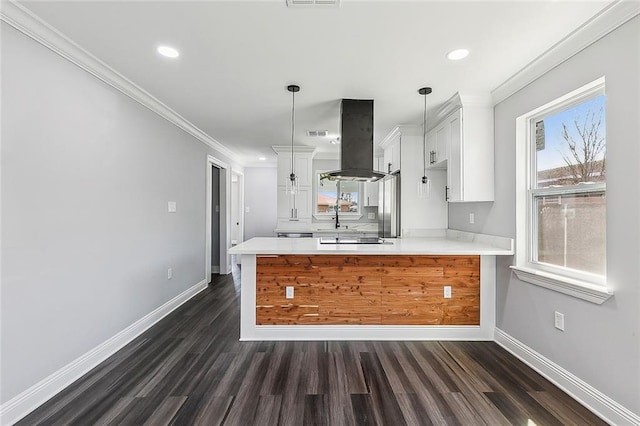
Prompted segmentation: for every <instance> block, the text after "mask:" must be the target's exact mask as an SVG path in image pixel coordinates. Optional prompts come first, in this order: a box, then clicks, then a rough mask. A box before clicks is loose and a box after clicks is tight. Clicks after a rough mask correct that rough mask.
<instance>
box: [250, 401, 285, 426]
mask: <svg viewBox="0 0 640 426" xmlns="http://www.w3.org/2000/svg"><path fill="white" fill-rule="evenodd" d="M281 406H282V395H260V397H259V399H258V408H257V409H256V415H255V417H254V420H253V424H256V425H277V424H278V422H279V420H280V407H281Z"/></svg>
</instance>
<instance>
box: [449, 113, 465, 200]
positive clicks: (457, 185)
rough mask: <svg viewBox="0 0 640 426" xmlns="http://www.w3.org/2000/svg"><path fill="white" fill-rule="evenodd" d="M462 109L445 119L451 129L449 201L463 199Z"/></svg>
mask: <svg viewBox="0 0 640 426" xmlns="http://www.w3.org/2000/svg"><path fill="white" fill-rule="evenodd" d="M460 112H461V111H460V110H458V111H457V112H456V113H454V114H452V115H451V116H450V117H447V119H446V120H445V122H446V124H447V128H448V130H449V135H450V138H449V160H448V164H447V182H448V188H447V201H462V200H463V199H464V196H463V188H462V173H463V169H464V165H463V161H464V155H463V149H462V148H463V147H462V143H463V142H462V123H461V120H460V118H461V117H460Z"/></svg>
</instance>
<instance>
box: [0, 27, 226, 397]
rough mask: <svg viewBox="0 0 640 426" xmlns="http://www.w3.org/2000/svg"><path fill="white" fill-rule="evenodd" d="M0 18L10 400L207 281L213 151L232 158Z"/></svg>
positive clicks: (4, 374)
mask: <svg viewBox="0 0 640 426" xmlns="http://www.w3.org/2000/svg"><path fill="white" fill-rule="evenodd" d="M0 25H1V31H2V34H1V35H2V112H1V113H2V116H1V119H2V133H1V140H2V159H1V161H2V163H1V179H2V180H1V182H2V205H1V206H2V215H1V217H2V253H1V256H2V275H1V279H2V288H1V290H2V300H1V302H0V303H1V304H0V308H1V309H0V311H1V314H0V315H1V316H0V322H1V334H2V342H1V348H0V351H1V352H0V355H1V359H2V365H1V370H0V376H1V381H0V389H1V392H2V394H1V395H0V401H1V402H2V403H4V402H6V401H8V400H10V399H11V398H13V397H14V396H16V395H18V394H19V393H21V392H23V391H25V390H26V389H28V388H29V387H31V386H33V385H34V384H36V383H38V382H39V381H41V380H42V379H44V378H45V377H47V376H49V375H50V374H52V373H54V372H56V371H57V370H59V369H60V368H62V367H64V366H65V365H67V364H68V363H70V362H71V361H73V360H75V359H76V358H78V357H79V356H81V355H83V354H85V353H86V352H88V351H89V350H91V349H93V348H95V347H96V346H98V345H99V344H101V343H103V342H104V341H106V340H107V339H109V338H110V337H112V336H114V335H115V334H116V333H118V332H120V331H121V330H123V329H124V328H126V327H127V326H129V325H131V324H132V323H134V322H135V321H137V320H139V319H140V318H142V317H144V316H145V315H147V314H148V313H149V312H151V311H153V310H154V309H156V308H158V307H159V306H161V305H163V304H164V303H165V302H167V301H168V300H170V299H172V298H173V297H175V296H176V295H178V294H180V293H182V292H183V291H185V290H186V289H188V288H190V287H192V286H194V285H195V284H197V283H198V282H200V281H202V280H203V279H205V276H204V264H205V259H204V256H205V253H204V247H205V234H206V232H205V229H206V226H205V211H206V161H207V153H211V154H212V155H214V156H216V157H217V158H219V159H221V160H222V161H225V162H228V163H229V164H231V163H232V162H231V161H230V159H228V158H225V156H224V155H222V154H221V153H217V152H215V151H213V150H211V149H209V148H208V147H207V146H206V145H204V144H202V143H201V142H199V141H196V140H195V139H194V138H192V137H191V136H189V135H188V134H187V133H185V132H184V131H182V130H180V129H178V128H177V127H175V126H174V125H173V124H170V123H169V122H167V121H165V120H164V119H161V118H160V117H159V116H157V115H156V114H155V113H153V112H151V111H150V110H149V109H147V108H146V107H144V106H142V105H140V104H138V103H137V102H135V101H133V100H132V99H130V98H129V97H127V96H125V95H123V94H122V93H120V92H119V91H117V90H115V89H113V88H112V87H111V86H108V85H107V84H105V83H103V82H102V81H100V80H98V79H97V78H95V77H93V76H92V75H90V74H89V73H87V72H85V71H83V70H81V69H80V68H78V67H76V66H75V65H73V64H71V63H70V62H68V61H66V60H65V59H63V58H61V57H60V56H58V55H57V54H55V53H53V52H52V51H50V50H48V49H47V48H45V47H43V46H42V45H40V44H38V43H37V42H35V41H33V40H32V39H30V38H28V37H27V36H25V35H23V34H22V33H20V32H18V31H16V30H15V29H13V28H12V27H9V26H7V25H6V24H4V23H2V24H0ZM168 201H176V202H177V213H172V214H169V213H167V202H168ZM169 267H171V268H173V279H172V280H167V268H169Z"/></svg>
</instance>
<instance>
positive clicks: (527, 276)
mask: <svg viewBox="0 0 640 426" xmlns="http://www.w3.org/2000/svg"><path fill="white" fill-rule="evenodd" d="M511 269H513V272H514V273H515V274H516V276H517V277H518V279H519V280H521V281H525V282H528V283H530V284H534V285H537V286H540V287H544V288H548V289H549V290H554V291H557V292H560V293H564V294H568V295H569V296H573V297H577V298H578V299H583V300H586V301H588V302H591V303H595V304H597V305H602V304H603V303H604V302H605V301H606V300H607V299H609V298H610V297H611V296H613V292H611V291H608V290H606V289H604V288H601V287H597V286H594V285H592V284H588V283H586V282H584V281H579V280H575V279H571V278H567V277H563V276H561V275H555V274H550V273H548V272H542V271H537V270H535V269H529V268H522V267H520V266H512V267H511Z"/></svg>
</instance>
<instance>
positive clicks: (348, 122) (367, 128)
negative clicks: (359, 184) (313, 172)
mask: <svg viewBox="0 0 640 426" xmlns="http://www.w3.org/2000/svg"><path fill="white" fill-rule="evenodd" d="M340 130H341V131H340V170H334V171H331V172H327V173H323V174H322V176H321V178H322V179H329V180H347V181H363V182H373V181H376V180H378V179H381V178H383V177H384V176H385V174H384V173H381V172H377V171H375V170H373V100H362V99H343V100H342V104H341V105H340Z"/></svg>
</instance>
